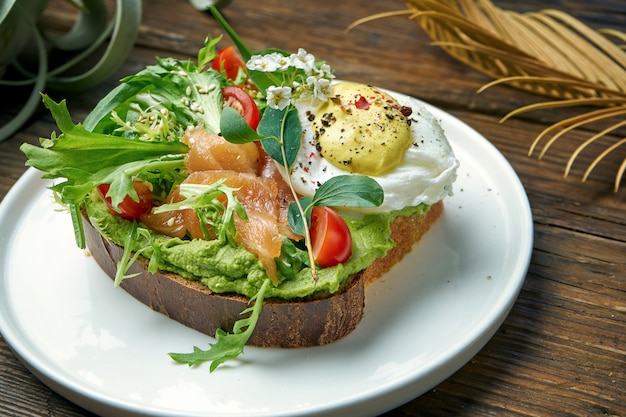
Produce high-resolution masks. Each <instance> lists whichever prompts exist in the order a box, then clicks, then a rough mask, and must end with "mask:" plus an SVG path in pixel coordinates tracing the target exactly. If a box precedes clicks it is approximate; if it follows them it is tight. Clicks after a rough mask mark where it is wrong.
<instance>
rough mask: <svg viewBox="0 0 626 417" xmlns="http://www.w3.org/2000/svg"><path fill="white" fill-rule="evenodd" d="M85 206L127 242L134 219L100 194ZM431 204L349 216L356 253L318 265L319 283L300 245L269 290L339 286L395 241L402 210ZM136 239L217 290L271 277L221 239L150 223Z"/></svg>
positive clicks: (305, 291) (253, 286)
mask: <svg viewBox="0 0 626 417" xmlns="http://www.w3.org/2000/svg"><path fill="white" fill-rule="evenodd" d="M85 208H86V210H87V214H88V216H89V219H90V221H91V223H92V224H93V225H94V227H95V228H96V229H97V230H98V231H99V232H100V233H101V234H102V235H103V236H105V237H106V238H107V239H109V240H111V241H112V242H114V243H116V244H117V245H120V246H124V243H125V241H126V238H127V236H128V235H129V234H130V231H131V228H132V223H131V222H129V221H126V220H123V219H121V218H119V217H116V216H113V215H111V214H110V213H109V211H108V209H107V207H106V206H105V205H104V203H103V202H102V200H101V199H100V198H99V197H97V196H95V195H93V196H92V198H87V199H86V201H85ZM428 208H429V206H426V205H420V206H418V207H412V208H407V209H404V210H402V211H400V212H395V213H392V214H369V215H366V216H365V217H364V218H362V219H352V218H346V222H347V223H348V227H349V228H350V231H351V233H352V242H353V248H352V249H353V251H352V257H351V258H350V260H348V262H346V263H344V264H340V265H337V266H334V267H331V268H320V269H318V275H319V280H318V282H317V283H315V281H314V280H313V278H312V277H311V271H310V269H309V268H308V267H307V266H306V265H303V264H301V262H300V260H299V257H298V256H297V250H296V255H295V256H290V253H289V254H284V255H283V256H282V257H281V261H280V262H281V263H282V264H283V268H282V269H281V268H279V271H283V272H285V267H284V265H285V264H289V265H291V271H290V273H282V274H280V275H281V277H280V279H281V281H280V284H279V285H278V286H275V287H274V286H272V287H270V288H269V289H268V291H267V293H266V295H265V296H266V297H270V298H271V297H274V298H283V299H291V298H302V297H306V296H309V295H312V294H314V293H319V292H329V293H333V292H336V291H337V290H338V289H339V288H340V287H341V285H342V284H343V283H344V282H345V281H346V280H347V279H348V277H350V276H351V275H353V274H355V273H357V272H359V271H360V270H362V269H364V268H366V267H367V266H368V265H370V264H371V263H372V262H373V261H374V260H375V259H376V258H379V257H382V256H384V255H385V254H386V253H387V251H388V250H389V249H391V248H392V247H393V246H394V243H393V241H392V240H391V239H390V237H389V235H390V230H389V224H390V223H391V221H392V220H393V219H394V218H395V217H396V216H398V215H411V214H414V213H425V212H426V211H427V210H428ZM140 227H141V225H140ZM144 232H145V233H144ZM136 244H137V247H136V250H139V249H144V248H145V252H143V254H144V255H145V256H146V257H147V258H150V257H151V256H152V255H153V254H154V251H155V248H156V250H158V252H159V255H160V260H159V269H162V270H165V271H170V272H174V273H176V274H178V275H180V276H182V277H185V278H187V279H190V280H194V281H200V282H202V283H203V284H204V285H206V286H207V287H208V288H209V289H211V290H212V291H214V292H217V293H238V294H242V295H245V296H247V297H252V296H254V295H255V294H256V293H257V292H258V290H259V288H260V287H261V285H262V284H263V281H264V280H265V279H266V278H267V274H266V272H265V270H264V269H263V267H262V265H261V263H260V262H259V260H258V259H257V258H256V257H255V256H254V255H253V254H251V253H249V252H248V251H246V250H245V249H243V248H241V247H236V248H235V247H232V246H230V245H228V244H222V243H220V242H219V241H217V240H213V241H206V240H181V239H178V238H171V237H168V236H163V235H158V234H156V233H153V232H152V231H150V230H148V229H147V228H144V229H143V230H142V232H141V233H139V234H138V238H137V241H136ZM290 248H291V250H292V251H293V250H294V247H293V245H291V246H290V245H285V247H284V252H290V251H289V249H290ZM283 258H284V259H283ZM300 258H301V259H304V257H300ZM130 279H132V278H130Z"/></svg>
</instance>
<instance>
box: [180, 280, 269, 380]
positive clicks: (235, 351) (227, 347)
mask: <svg viewBox="0 0 626 417" xmlns="http://www.w3.org/2000/svg"><path fill="white" fill-rule="evenodd" d="M269 283H270V280H269V279H266V280H265V281H264V282H263V285H261V288H260V289H259V291H258V292H257V293H256V295H255V296H254V297H252V298H251V299H250V303H252V302H254V306H253V307H249V308H247V309H245V310H244V311H242V312H241V314H242V315H243V314H248V313H250V316H249V317H246V318H244V319H241V320H238V321H236V322H235V325H234V326H233V332H232V333H226V332H225V331H224V330H222V329H218V330H217V332H216V334H215V339H216V343H213V344H210V345H209V346H210V347H209V349H208V350H202V349H200V348H198V347H197V346H194V347H193V352H191V353H170V354H169V355H170V357H171V358H172V359H173V360H175V361H176V362H178V363H186V364H188V365H189V366H195V365H200V364H201V363H204V362H211V366H210V368H209V370H210V371H211V372H213V371H214V370H215V369H217V367H218V366H219V365H221V364H222V363H224V362H226V361H228V360H231V359H235V358H237V356H239V355H240V354H241V353H243V349H244V347H245V344H246V342H247V341H248V339H250V336H252V333H253V332H254V328H255V327H256V324H257V322H258V320H259V317H260V316H261V310H262V308H263V298H264V297H265V291H266V290H267V287H268V286H269Z"/></svg>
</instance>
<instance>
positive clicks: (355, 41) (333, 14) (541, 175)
mask: <svg viewBox="0 0 626 417" xmlns="http://www.w3.org/2000/svg"><path fill="white" fill-rule="evenodd" d="M110 3H112V5H113V4H114V2H110ZM495 3H496V4H497V5H499V6H500V7H503V8H510V9H512V10H518V11H535V10H541V9H544V8H558V9H561V10H563V11H566V12H568V13H570V14H572V15H574V16H575V17H578V18H579V19H582V20H583V21H585V22H586V23H588V24H589V25H591V26H592V27H595V28H601V27H611V28H614V29H620V30H624V28H626V2H624V1H623V0H604V1H600V2H589V1H586V0H562V1H557V0H551V1H536V0H526V1H524V2H523V4H520V3H518V2H515V1H513V0H511V1H495ZM404 8H405V5H404V3H403V2H402V1H401V0H388V1H380V2H379V1H363V0H362V1H358V0H343V1H332V0H302V1H284V0H263V1H258V0H233V2H232V4H231V5H230V6H229V7H227V8H226V9H225V10H224V14H225V15H226V17H227V18H228V19H229V21H230V22H231V24H232V25H233V26H234V28H235V29H236V30H237V31H238V32H239V34H240V35H241V36H242V37H243V38H244V39H245V40H246V41H247V42H248V44H249V46H250V47H251V48H252V49H261V48H266V47H278V48H283V49H286V50H295V49H297V48H298V47H303V48H305V49H307V50H309V51H311V52H314V53H315V55H316V57H318V58H321V59H325V60H326V61H328V62H329V63H331V64H332V66H333V68H335V70H336V71H337V75H338V76H339V78H342V79H347V80H353V81H358V82H364V83H369V84H374V85H378V86H381V87H385V88H388V89H392V90H396V91H399V92H402V93H406V94H409V95H412V96H415V97H418V98H420V99H423V100H425V101H428V102H430V103H432V104H434V105H436V106H438V107H440V108H442V109H444V110H446V111H448V112H450V113H451V114H453V115H454V116H456V117H458V118H459V119H461V120H463V121H464V122H466V123H468V124H469V125H470V126H472V127H473V128H475V129H476V130H478V131H479V132H481V133H482V134H483V135H484V136H485V137H486V138H488V139H489V140H490V141H491V142H492V143H493V144H494V145H495V146H496V147H497V148H498V149H499V150H500V151H501V152H502V153H503V154H504V156H505V157H506V158H507V159H508V160H509V161H510V163H511V164H512V165H513V167H514V168H515V170H516V171H517V172H518V174H519V176H520V178H521V180H522V183H523V185H524V187H525V188H526V191H527V194H528V197H529V200H530V203H531V207H532V212H533V216H534V226H535V244H534V251H533V256H532V262H531V265H530V268H529V271H528V275H527V277H526V280H525V283H524V286H523V288H522V291H521V294H520V296H519V299H518V300H517V302H516V303H515V305H514V307H513V309H512V311H511V313H510V315H509V316H508V318H507V319H506V321H505V322H504V324H503V325H502V326H501V328H500V329H499V330H498V332H497V333H496V334H495V336H494V337H493V338H492V339H491V341H489V342H488V343H487V345H486V346H485V347H484V348H483V349H482V350H481V351H480V352H479V353H478V354H477V355H476V356H475V357H474V358H472V359H471V360H470V361H469V362H468V363H467V364H466V365H465V366H463V367H462V368H461V369H460V370H459V371H458V372H456V373H455V374H454V375H452V376H451V377H450V378H449V379H447V380H446V381H444V382H443V383H441V384H440V385H438V386H436V387H434V388H433V389H431V390H430V391H428V392H427V393H425V394H424V395H422V396H420V397H419V398H416V399H414V400H413V401H411V402H409V403H408V404H405V405H403V406H401V407H399V408H397V409H395V410H392V411H389V413H388V414H386V415H388V416H487V415H489V416H626V216H625V215H624V213H625V211H626V184H622V188H621V189H620V190H619V191H618V192H616V193H615V192H613V191H612V186H613V177H614V173H615V171H616V169H617V167H618V166H619V164H620V163H621V162H622V160H623V159H624V157H625V155H626V148H624V149H622V150H621V151H618V152H615V153H614V154H613V155H611V156H609V157H608V158H607V160H606V161H605V162H603V163H602V164H600V165H599V166H598V167H597V168H596V170H595V171H594V172H593V174H592V175H591V177H590V178H589V179H588V181H587V182H586V183H581V182H580V176H581V175H582V173H583V172H584V170H585V168H586V166H587V163H589V162H590V161H591V160H592V157H593V155H594V154H595V153H594V152H597V151H598V149H600V148H601V147H602V145H603V144H604V146H606V143H608V142H607V141H604V142H603V143H600V144H599V145H598V146H595V147H592V148H594V149H591V152H588V153H587V152H586V153H585V154H583V155H581V158H580V161H579V162H577V163H576V164H575V165H574V168H573V170H572V173H571V175H570V176H569V177H568V178H565V179H564V178H563V168H564V163H565V161H566V160H567V158H568V156H569V153H570V152H571V151H572V149H574V147H575V146H576V144H579V143H581V142H582V141H584V140H585V139H586V138H587V137H588V136H589V135H590V132H589V131H586V132H585V131H576V132H572V133H571V134H569V135H568V136H567V139H564V140H563V141H562V142H561V144H560V145H558V146H555V147H553V148H552V149H551V151H550V152H548V154H547V155H546V156H545V158H544V159H542V160H538V159H537V158H536V157H529V156H528V149H529V146H530V144H531V142H532V140H533V138H534V137H535V135H537V134H538V133H539V132H541V131H542V130H543V129H544V128H545V127H546V126H548V125H549V123H550V122H553V121H556V120H560V119H562V118H563V117H564V116H567V115H570V114H573V113H572V112H573V110H563V109H561V110H557V111H541V112H533V113H528V114H526V115H524V116H523V117H518V118H514V119H511V120H509V121H507V122H505V123H500V122H499V120H500V118H501V117H502V116H504V115H505V114H506V113H507V112H509V111H511V110H513V109H514V108H516V107H519V106H521V105H525V104H529V103H532V102H535V101H537V100H539V98H538V97H534V96H531V95H529V94H527V93H523V92H519V91H517V90H514V89H511V88H507V87H495V88H493V89H490V90H488V91H487V92H484V93H481V94H477V93H476V91H477V90H478V89H479V88H480V87H481V86H482V85H483V84H484V83H486V82H487V81H488V79H487V78H486V77H485V76H483V75H481V74H479V73H477V72H476V71H474V70H472V69H470V68H468V67H466V66H464V65H463V64H461V63H459V62H457V61H455V60H453V59H452V58H450V57H449V56H448V55H446V54H445V53H444V52H442V51H441V50H439V49H438V48H437V47H435V46H432V45H431V44H430V40H429V39H428V38H427V37H426V36H425V35H424V33H423V32H422V31H421V29H420V28H419V26H418V25H417V24H416V23H415V22H413V21H410V20H409V19H407V18H406V17H395V18H390V19H385V20H379V21H374V22H371V23H368V24H366V25H363V26H359V27H357V28H356V29H354V30H352V31H351V32H348V33H346V31H345V28H346V27H347V26H348V25H349V24H350V23H352V22H353V21H355V20H357V19H359V18H362V17H364V16H368V15H371V14H374V13H379V12H385V11H390V10H400V9H404ZM74 17H75V13H74V12H73V11H72V9H71V8H70V7H69V6H67V4H66V3H65V2H63V1H60V0H53V1H51V6H50V7H48V9H47V10H46V12H45V13H44V15H43V17H42V19H41V25H42V27H44V28H47V29H48V30H49V31H51V32H63V31H65V30H67V28H68V27H69V26H70V25H71V23H72V22H73V19H74ZM208 33H211V34H217V33H220V32H219V29H218V25H217V24H216V22H215V21H214V20H213V19H211V18H210V17H209V16H208V15H206V14H204V13H201V12H199V11H196V10H195V9H193V8H192V6H191V5H190V4H188V2H187V1H185V0H151V1H145V2H144V10H143V21H142V27H141V32H140V35H139V37H138V39H137V42H136V45H135V48H134V50H133V52H132V54H131V56H130V57H129V58H128V59H127V61H126V63H125V64H124V65H123V67H122V68H120V69H119V70H118V71H117V72H116V73H114V74H111V77H110V79H109V80H108V81H107V82H105V83H103V84H102V85H100V86H98V87H96V88H93V89H90V90H88V91H84V92H59V91H48V93H49V94H51V95H52V97H53V98H55V99H60V98H64V97H65V98H67V100H68V104H69V108H70V111H71V113H72V115H73V116H74V117H75V118H76V119H77V120H80V119H81V118H82V117H84V116H85V115H86V114H87V113H88V111H89V110H90V109H91V108H92V107H93V106H94V105H95V103H96V102H97V101H98V100H99V99H100V98H101V97H102V96H103V95H104V94H105V93H106V92H107V91H109V90H110V89H112V88H113V87H114V86H115V85H116V83H117V80H118V79H120V78H121V77H123V76H125V75H127V74H132V73H135V72H137V71H138V70H140V69H141V68H143V67H144V66H146V65H148V64H151V63H152V62H153V60H154V57H155V56H175V57H181V58H182V57H194V56H195V54H196V53H197V50H198V49H199V48H200V47H201V46H202V44H203V41H204V38H205V37H206V35H207V34H208ZM224 44H228V42H227V41H225V42H224ZM27 93H28V90H27V89H25V90H12V89H9V88H6V87H0V96H1V97H2V100H0V101H1V103H0V123H5V122H6V121H7V120H9V119H10V118H11V117H12V116H13V115H14V114H15V113H16V112H17V110H18V109H19V105H20V98H23V97H25V95H26V94H27ZM53 129H54V125H53V123H52V120H51V117H50V116H49V115H48V114H47V113H46V112H45V111H44V110H43V109H42V110H40V111H39V112H38V113H37V114H36V115H35V116H34V117H33V119H32V120H31V121H30V122H29V123H27V124H26V125H25V126H24V127H23V129H22V130H21V131H20V132H19V133H17V134H16V135H15V136H14V137H13V138H11V139H9V140H7V141H5V142H3V143H0V199H2V198H3V197H4V196H5V195H6V193H7V192H8V191H9V189H10V188H11V186H12V185H13V184H14V183H15V181H16V180H17V179H18V178H19V177H20V176H21V175H22V173H23V172H24V171H25V169H26V167H25V166H24V161H25V157H24V156H23V155H22V154H21V152H20V151H19V150H18V147H19V145H20V144H21V143H23V142H30V143H36V142H37V141H38V138H39V137H49V135H50V132H51V131H52V130H53ZM620 134H621V137H623V135H624V132H621V133H620ZM610 139H613V140H615V139H616V138H615V137H613V138H610ZM36 256H37V254H33V258H34V259H36ZM0 415H2V416H55V417H56V416H89V415H91V414H90V413H89V412H87V411H85V410H82V409H80V408H79V407H77V406H76V405H74V404H72V403H71V402H69V401H67V400H66V399H64V398H63V397H61V396H60V395H58V394H56V393H55V392H53V391H51V390H50V389H48V388H47V387H46V386H44V385H43V384H41V383H40V382H39V381H38V380H37V379H36V378H35V377H34V376H33V375H32V374H31V373H30V372H29V371H28V369H27V368H26V367H25V366H24V365H23V364H22V363H21V362H20V361H19V360H18V358H17V357H16V355H15V353H14V352H13V351H12V350H11V348H10V347H9V346H8V345H7V343H6V342H5V341H4V339H2V338H0Z"/></svg>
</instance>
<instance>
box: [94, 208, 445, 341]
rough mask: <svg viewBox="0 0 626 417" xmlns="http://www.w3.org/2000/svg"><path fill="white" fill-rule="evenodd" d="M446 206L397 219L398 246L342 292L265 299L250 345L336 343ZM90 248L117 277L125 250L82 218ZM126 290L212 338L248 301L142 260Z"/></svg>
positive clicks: (228, 326) (230, 324)
mask: <svg viewBox="0 0 626 417" xmlns="http://www.w3.org/2000/svg"><path fill="white" fill-rule="evenodd" d="M442 209H443V204H442V203H441V202H439V203H437V204H435V205H433V206H432V207H431V209H430V210H429V211H428V212H427V213H426V214H424V215H421V216H420V215H414V216H409V217H398V218H396V219H395V220H394V222H393V223H392V224H391V229H392V235H391V237H392V238H393V239H394V241H396V244H397V245H396V247H394V248H393V249H392V250H391V251H390V252H389V253H388V254H387V256H385V257H384V258H381V259H378V260H376V261H375V262H374V263H373V264H372V265H371V266H370V267H368V268H367V269H366V270H364V271H361V272H360V273H358V274H356V275H355V276H353V277H352V278H351V279H350V280H349V282H347V283H346V284H345V285H344V286H343V287H342V288H341V289H340V290H339V291H338V292H336V293H334V294H325V295H318V296H316V297H311V298H307V299H298V300H281V299H265V300H264V302H263V310H262V313H261V316H260V318H259V321H258V322H257V325H256V328H255V330H254V332H253V334H252V336H251V337H250V339H249V341H248V344H250V345H253V346H264V347H271V346H273V347H289V348H291V347H305V346H318V345H323V344H328V343H332V342H335V341H337V340H339V339H341V338H342V337H344V336H346V335H348V334H349V333H350V332H352V331H353V330H354V329H355V328H356V326H357V325H358V324H359V322H360V321H361V319H362V318H363V307H364V304H365V285H366V284H369V283H371V282H372V281H374V280H375V279H377V278H379V277H380V276H381V275H383V274H384V273H385V272H387V271H388V270H389V269H390V268H391V267H392V266H393V265H395V264H396V263H397V262H398V261H400V260H401V259H402V257H404V255H405V254H406V253H408V252H409V251H410V250H411V248H412V247H413V244H414V243H415V242H417V241H418V240H419V239H420V238H421V237H422V236H423V235H424V234H425V233H426V232H427V231H428V229H430V227H431V226H432V224H433V223H434V222H435V221H436V220H437V219H438V218H439V217H440V216H441V212H442ZM83 226H84V230H85V239H86V243H87V247H88V249H89V251H90V252H91V255H92V256H93V257H94V259H95V260H96V262H97V263H98V265H100V267H101V268H102V269H103V270H104V271H105V272H106V273H107V274H108V275H109V276H110V277H111V278H114V277H115V273H116V269H117V262H118V261H119V260H120V259H121V257H122V254H123V249H122V248H121V247H119V246H117V245H115V244H114V243H112V242H110V241H108V240H107V239H105V238H104V237H103V236H102V235H100V233H98V232H97V231H96V229H94V227H93V226H92V225H91V223H90V222H89V220H87V218H86V216H85V215H83ZM128 273H131V274H132V273H138V274H139V275H137V276H135V277H133V278H131V279H127V280H124V281H123V282H122V284H121V287H122V288H123V289H124V290H125V291H126V292H128V293H129V294H130V295H132V296H133V297H134V298H136V299H137V300H139V301H141V302H142V303H144V304H145V305H147V306H149V307H150V308H152V309H153V310H155V311H157V312H160V313H163V314H165V315H166V316H168V317H170V318H172V319H174V320H176V321H178V322H180V323H182V324H184V325H185V326H187V327H191V328H193V329H195V330H198V331H200V332H202V333H205V334H207V335H209V336H215V332H216V330H217V329H218V328H222V329H224V330H226V331H231V330H232V327H233V324H234V323H235V321H237V320H239V319H241V318H242V316H241V312H242V311H243V310H244V309H246V308H247V307H248V306H249V305H248V302H249V299H248V298H247V297H244V296H241V295H237V294H218V293H214V292H212V291H211V290H210V289H208V288H207V287H206V286H204V285H202V284H201V283H199V282H195V281H191V280H188V279H185V278H183V277H180V276H179V275H177V274H174V273H169V272H166V271H158V272H157V273H156V274H152V273H150V272H148V270H147V262H145V260H144V259H143V258H140V262H135V263H134V264H133V265H132V266H131V268H130V270H129V271H128Z"/></svg>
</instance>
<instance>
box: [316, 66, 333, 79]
mask: <svg viewBox="0 0 626 417" xmlns="http://www.w3.org/2000/svg"><path fill="white" fill-rule="evenodd" d="M318 74H319V76H320V77H322V78H327V79H329V80H332V79H333V78H335V75H334V74H333V71H332V69H331V68H330V65H328V64H322V66H321V67H320V69H319V71H318Z"/></svg>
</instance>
